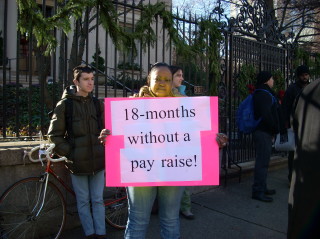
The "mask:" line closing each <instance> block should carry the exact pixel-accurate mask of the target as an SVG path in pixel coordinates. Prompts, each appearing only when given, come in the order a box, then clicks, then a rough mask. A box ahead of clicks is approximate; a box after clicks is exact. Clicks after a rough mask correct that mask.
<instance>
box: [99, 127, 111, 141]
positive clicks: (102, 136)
mask: <svg viewBox="0 0 320 239" xmlns="http://www.w3.org/2000/svg"><path fill="white" fill-rule="evenodd" d="M109 135H111V131H110V130H109V129H103V130H101V133H100V136H99V137H98V138H99V140H100V143H102V144H103V145H105V143H106V141H107V137H108V136H109Z"/></svg>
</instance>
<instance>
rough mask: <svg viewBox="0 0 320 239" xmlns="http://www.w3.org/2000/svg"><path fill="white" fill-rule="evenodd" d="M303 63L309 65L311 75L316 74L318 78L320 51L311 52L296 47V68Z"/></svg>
mask: <svg viewBox="0 0 320 239" xmlns="http://www.w3.org/2000/svg"><path fill="white" fill-rule="evenodd" d="M302 64H304V65H307V66H309V68H310V74H311V76H315V77H316V78H317V77H319V76H320V54H319V53H311V52H310V51H307V50H304V49H303V48H296V49H295V52H294V62H293V65H294V68H295V69H296V68H297V67H298V66H299V65H302Z"/></svg>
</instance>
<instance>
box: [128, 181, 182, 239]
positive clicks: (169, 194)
mask: <svg viewBox="0 0 320 239" xmlns="http://www.w3.org/2000/svg"><path fill="white" fill-rule="evenodd" d="M184 188H185V187H177V186H171V187H164V186H163V187H128V188H127V194H128V201H129V219H128V224H127V228H126V231H125V236H124V237H125V238H126V239H144V238H145V235H146V231H147V227H148V224H149V221H150V214H151V209H152V205H153V202H154V200H155V198H156V197H158V203H159V217H160V228H161V232H160V234H161V237H162V238H164V239H178V238H180V218H179V210H180V201H181V197H182V193H183V190H184Z"/></svg>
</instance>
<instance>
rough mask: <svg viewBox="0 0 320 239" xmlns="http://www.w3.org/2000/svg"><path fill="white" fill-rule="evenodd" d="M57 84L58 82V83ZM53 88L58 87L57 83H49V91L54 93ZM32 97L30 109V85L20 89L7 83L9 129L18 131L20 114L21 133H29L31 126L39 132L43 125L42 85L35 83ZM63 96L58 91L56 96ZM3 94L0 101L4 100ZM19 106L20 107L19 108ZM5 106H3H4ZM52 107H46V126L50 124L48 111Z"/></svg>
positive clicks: (32, 129)
mask: <svg viewBox="0 0 320 239" xmlns="http://www.w3.org/2000/svg"><path fill="white" fill-rule="evenodd" d="M56 84H57V83H56ZM53 88H56V89H57V88H58V86H57V85H54V84H52V85H48V90H49V93H50V94H52V92H53ZM0 90H1V91H2V90H3V86H0ZM30 91H31V92H30V93H31V95H32V97H31V109H30V110H29V106H28V104H29V103H28V102H29V88H28V87H19V88H18V91H17V89H16V85H7V86H6V96H7V99H6V107H7V111H6V112H7V113H6V120H7V129H8V131H11V132H15V131H16V126H17V125H16V116H17V114H18V115H19V123H20V127H19V128H20V134H22V135H27V133H28V130H29V128H30V129H31V131H32V132H34V133H37V132H39V126H40V125H41V107H40V103H39V102H40V87H39V86H38V85H33V86H32V87H31V89H30ZM58 96H61V92H57V91H56V98H58ZM2 97H3V95H2V94H1V95H0V102H1V103H2V102H4V99H3V98H2ZM17 100H18V101H17ZM17 106H19V108H17ZM2 107H3V106H2ZM50 110H51V109H47V108H46V107H45V108H44V123H45V128H48V126H49V121H50V120H49V117H48V112H49V111H50ZM29 112H30V114H31V124H30V125H29V117H30V115H29Z"/></svg>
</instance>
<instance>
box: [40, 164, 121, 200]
mask: <svg viewBox="0 0 320 239" xmlns="http://www.w3.org/2000/svg"><path fill="white" fill-rule="evenodd" d="M51 165H52V162H51V161H49V160H48V161H47V166H46V170H45V173H44V174H43V175H47V176H46V179H45V180H46V183H45V186H46V187H47V184H48V181H49V175H52V176H53V177H54V178H55V179H56V180H57V181H58V182H59V183H60V184H61V185H62V186H63V187H64V188H65V189H66V190H67V191H68V192H69V193H71V194H72V195H73V196H76V195H75V192H74V191H73V190H72V188H71V187H69V186H68V185H67V184H66V183H65V182H64V181H63V180H62V179H61V178H60V176H59V175H57V174H56V172H55V171H54V170H53V169H52V168H51ZM44 193H45V192H44ZM126 198H127V195H125V196H122V197H119V198H117V199H114V200H112V201H110V202H105V203H104V205H105V206H109V205H111V204H114V203H116V202H119V201H121V200H123V199H126ZM44 199H45V198H43V201H44Z"/></svg>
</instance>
